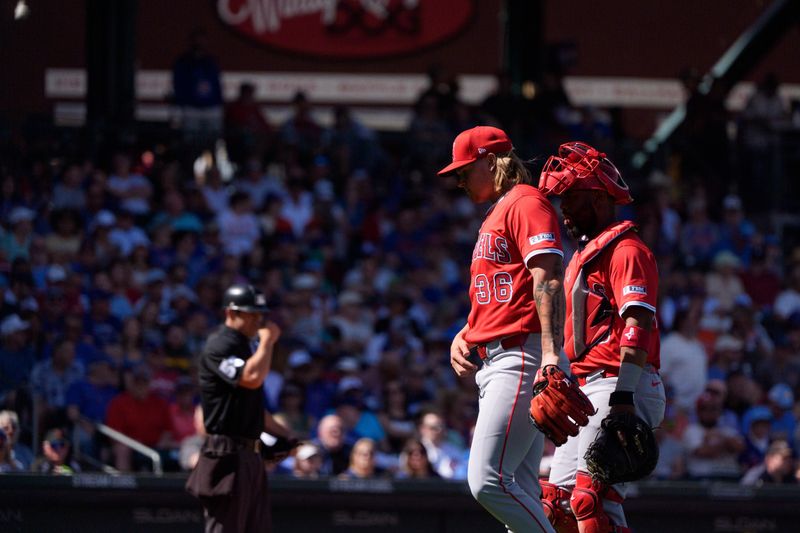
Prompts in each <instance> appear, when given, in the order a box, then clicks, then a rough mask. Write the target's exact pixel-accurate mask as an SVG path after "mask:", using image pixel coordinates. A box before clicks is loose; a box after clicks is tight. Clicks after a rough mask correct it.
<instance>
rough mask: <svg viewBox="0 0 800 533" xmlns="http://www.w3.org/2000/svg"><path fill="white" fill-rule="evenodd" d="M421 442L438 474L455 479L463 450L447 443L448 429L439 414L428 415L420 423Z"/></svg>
mask: <svg viewBox="0 0 800 533" xmlns="http://www.w3.org/2000/svg"><path fill="white" fill-rule="evenodd" d="M419 434H420V440H421V441H422V444H423V446H425V451H426V452H427V453H428V461H430V463H431V466H433V469H434V470H435V471H436V473H437V474H439V475H440V476H442V477H443V478H445V479H454V478H455V475H456V471H460V470H463V469H459V468H458V467H459V462H460V461H461V458H462V457H463V455H464V454H463V450H461V449H459V448H458V447H457V446H455V445H454V444H452V443H450V442H448V441H447V439H446V437H447V427H446V426H445V424H444V419H442V417H441V416H439V415H438V414H437V413H426V414H425V415H423V416H422V419H420V423H419Z"/></svg>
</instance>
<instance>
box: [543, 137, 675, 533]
mask: <svg viewBox="0 0 800 533" xmlns="http://www.w3.org/2000/svg"><path fill="white" fill-rule="evenodd" d="M539 190H541V191H542V192H544V193H545V194H548V195H557V196H561V211H562V214H563V215H564V224H565V226H566V228H567V230H568V232H569V233H570V236H571V237H573V238H574V239H575V240H577V243H578V251H577V252H576V253H575V254H574V255H573V257H572V259H571V261H570V263H569V265H568V267H567V270H566V272H565V274H564V289H565V292H566V300H567V301H566V320H565V324H564V351H565V352H566V354H567V356H568V357H569V359H570V368H571V370H572V373H573V375H574V376H575V377H576V379H577V381H578V383H579V384H580V389H581V390H582V391H583V392H584V393H585V394H586V396H587V397H588V398H589V400H590V401H591V403H592V404H593V405H594V407H595V408H597V412H596V413H594V412H593V413H591V414H588V415H587V416H588V424H587V425H586V426H585V427H582V428H580V429H579V430H578V431H577V435H575V430H576V429H578V428H577V427H575V426H574V425H570V424H563V423H561V422H558V423H557V425H553V427H554V428H556V429H554V430H552V431H553V433H554V435H555V436H556V438H564V437H565V436H566V443H564V444H563V445H561V446H560V447H558V448H557V449H556V453H555V456H554V458H553V463H552V468H551V471H550V479H549V481H543V482H542V493H543V495H542V504H543V507H544V509H545V513H546V514H547V515H548V519H549V520H550V522H551V524H553V526H554V527H555V528H556V530H557V531H559V532H560V533H564V532H580V533H608V532H626V531H630V529H629V528H628V527H627V522H626V520H625V514H624V512H623V509H622V502H623V500H624V498H625V492H626V486H625V484H624V483H625V482H628V481H634V480H637V479H641V478H642V477H644V476H646V475H648V474H649V473H650V472H651V471H652V470H653V468H654V467H655V464H656V461H657V460H658V448H657V446H656V441H655V438H654V436H653V430H652V428H653V427H655V426H657V425H658V424H660V423H661V420H662V418H663V416H664V406H665V403H666V401H665V396H664V386H663V384H662V382H661V379H660V377H659V374H658V367H659V338H658V324H657V323H656V319H655V310H656V300H657V296H658V272H657V269H656V261H655V258H654V257H653V254H652V252H651V251H650V250H649V249H648V248H647V246H646V245H645V244H644V242H642V240H641V239H640V238H639V236H638V234H637V230H636V226H635V225H634V224H633V223H632V222H630V221H623V222H617V221H616V216H615V206H616V205H622V204H628V203H630V202H632V201H633V198H631V195H630V191H629V190H628V187H627V185H626V184H625V182H624V181H623V180H622V177H621V176H620V173H619V171H618V170H617V168H616V167H615V166H614V164H613V163H612V162H611V161H610V160H609V159H608V158H607V157H606V155H605V154H603V153H601V152H599V151H597V150H595V149H594V148H592V147H591V146H588V145H586V144H583V143H580V142H571V143H566V144H563V145H561V147H560V148H559V151H558V154H557V155H555V156H552V157H551V158H550V159H549V160H548V161H547V163H546V164H545V167H544V169H543V170H542V174H541V176H540V179H539ZM547 388H550V386H549V385H548V387H547ZM562 388H565V389H567V387H566V386H563V387H562ZM545 390H546V389H545ZM531 408H532V411H533V405H532V406H531ZM567 413H568V414H569V416H570V417H571V418H572V419H573V420H574V422H576V423H578V424H580V422H581V419H580V413H579V412H576V411H575V410H567ZM532 416H533V413H532ZM575 416H577V417H578V418H574V417H575ZM534 418H535V419H536V421H537V423H539V424H540V425H542V424H541V423H540V422H539V419H538V418H537V417H536V416H534Z"/></svg>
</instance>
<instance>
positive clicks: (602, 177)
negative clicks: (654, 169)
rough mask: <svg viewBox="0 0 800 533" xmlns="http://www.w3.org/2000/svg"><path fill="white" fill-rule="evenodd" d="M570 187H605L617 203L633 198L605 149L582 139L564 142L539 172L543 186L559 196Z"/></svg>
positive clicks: (590, 188) (551, 193) (540, 182)
mask: <svg viewBox="0 0 800 533" xmlns="http://www.w3.org/2000/svg"><path fill="white" fill-rule="evenodd" d="M568 189H573V190H597V191H605V192H607V193H608V194H609V195H611V197H612V198H613V199H614V203H615V204H617V205H625V204H629V203H631V202H632V201H633V198H632V197H631V193H630V189H628V185H627V184H626V183H625V182H624V181H623V179H622V176H621V175H620V173H619V170H617V167H615V166H614V163H612V162H611V161H610V160H609V159H608V158H607V157H606V154H604V153H603V152H599V151H597V150H595V149H594V148H592V147H591V146H589V145H588V144H585V143H582V142H569V143H564V144H562V145H561V146H559V148H558V155H552V156H550V159H548V160H547V163H545V165H544V169H542V173H541V175H540V176H539V190H540V191H542V192H543V193H544V194H546V195H555V196H559V195H561V194H564V192H565V191H566V190H568Z"/></svg>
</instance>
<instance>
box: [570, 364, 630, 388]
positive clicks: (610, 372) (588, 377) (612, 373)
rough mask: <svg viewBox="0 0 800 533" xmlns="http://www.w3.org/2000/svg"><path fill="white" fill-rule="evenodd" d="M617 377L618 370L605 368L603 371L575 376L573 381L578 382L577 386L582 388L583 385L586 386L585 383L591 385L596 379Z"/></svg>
mask: <svg viewBox="0 0 800 533" xmlns="http://www.w3.org/2000/svg"><path fill="white" fill-rule="evenodd" d="M618 376H619V368H614V369H608V368H605V369H603V370H595V371H594V372H589V373H588V374H582V375H580V376H575V379H577V380H578V385H580V386H581V387H583V386H584V385H586V383H591V382H592V381H594V380H596V379H600V378H615V377H618Z"/></svg>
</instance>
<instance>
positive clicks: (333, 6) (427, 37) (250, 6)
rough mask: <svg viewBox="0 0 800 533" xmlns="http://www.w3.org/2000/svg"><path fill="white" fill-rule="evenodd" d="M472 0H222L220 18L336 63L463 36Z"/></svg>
mask: <svg viewBox="0 0 800 533" xmlns="http://www.w3.org/2000/svg"><path fill="white" fill-rule="evenodd" d="M473 11H474V6H473V2H472V0H217V13H218V14H219V17H220V19H221V20H222V21H223V22H224V23H225V24H227V25H229V26H231V27H233V29H234V31H236V32H238V33H241V34H242V35H244V36H246V37H248V38H250V39H254V40H256V41H258V42H259V43H262V44H266V45H269V46H273V47H276V48H281V49H284V50H287V51H291V52H296V53H301V54H308V55H314V56H324V57H335V58H351V59H355V58H374V57H385V56H390V55H398V54H406V53H409V52H415V51H418V50H420V49H422V48H427V47H430V46H433V45H435V44H439V43H441V42H443V41H445V40H447V39H449V38H452V37H453V36H455V35H456V34H457V33H458V32H460V31H461V30H462V29H464V27H465V26H466V25H467V23H468V22H469V20H470V18H471V17H472V15H473Z"/></svg>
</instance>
